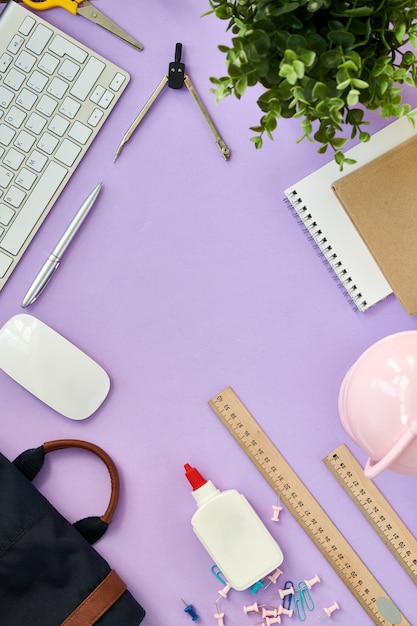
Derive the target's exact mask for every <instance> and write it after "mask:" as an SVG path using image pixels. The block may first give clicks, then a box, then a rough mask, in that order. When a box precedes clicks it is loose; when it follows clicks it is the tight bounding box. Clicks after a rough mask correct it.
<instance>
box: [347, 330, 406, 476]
mask: <svg viewBox="0 0 417 626" xmlns="http://www.w3.org/2000/svg"><path fill="white" fill-rule="evenodd" d="M416 357H417V331H415V330H408V331H403V332H400V333H395V334H393V335H388V337H383V338H382V339H380V340H379V341H377V342H376V343H374V344H373V345H372V346H370V347H369V348H367V349H366V350H365V352H363V353H362V354H361V355H360V356H359V358H358V359H357V360H356V362H355V363H354V364H353V365H352V367H350V369H349V370H348V372H347V373H346V375H345V377H344V379H343V381H342V384H341V386H340V391H339V402H338V404H339V416H340V421H341V422H342V425H343V427H344V429H345V430H346V432H347V433H348V435H349V436H350V437H351V438H352V440H353V441H354V442H355V443H357V444H358V445H359V446H360V447H361V448H362V449H363V450H364V451H365V452H366V454H367V455H368V459H367V461H366V464H365V468H364V474H365V476H366V478H375V476H378V474H380V473H381V472H382V471H383V470H385V469H387V468H389V469H391V470H392V471H394V472H399V473H400V474H408V475H410V476H417V420H416V416H415V411H414V402H415V401H414V397H415V393H416V388H417V368H416Z"/></svg>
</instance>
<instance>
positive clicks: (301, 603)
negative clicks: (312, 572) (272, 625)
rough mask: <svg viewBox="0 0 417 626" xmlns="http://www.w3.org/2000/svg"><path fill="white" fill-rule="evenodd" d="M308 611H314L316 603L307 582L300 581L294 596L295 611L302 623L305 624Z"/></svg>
mask: <svg viewBox="0 0 417 626" xmlns="http://www.w3.org/2000/svg"><path fill="white" fill-rule="evenodd" d="M306 609H307V611H312V610H313V609H314V602H313V598H312V597H311V594H310V591H309V589H308V587H307V585H306V583H305V581H304V580H300V581H299V583H298V585H297V588H296V589H295V595H294V610H295V612H296V614H297V617H298V619H299V620H300V622H304V621H305V619H306Z"/></svg>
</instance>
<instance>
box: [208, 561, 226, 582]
mask: <svg viewBox="0 0 417 626" xmlns="http://www.w3.org/2000/svg"><path fill="white" fill-rule="evenodd" d="M210 569H211V572H212V574H214V575H215V577H216V578H217V580H220V582H221V583H222V585H227V580H226V579H225V577H224V576H223V573H222V572H221V571H220V570H219V568H218V567H217V565H212V566H211V568H210Z"/></svg>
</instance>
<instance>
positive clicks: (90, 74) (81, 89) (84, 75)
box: [70, 57, 106, 100]
mask: <svg viewBox="0 0 417 626" xmlns="http://www.w3.org/2000/svg"><path fill="white" fill-rule="evenodd" d="M105 67H106V66H105V65H104V63H103V62H102V61H100V60H99V59H96V58H95V57H91V58H90V59H88V61H87V65H86V66H85V67H84V68H83V70H82V71H81V74H80V75H79V77H78V78H77V80H76V81H75V83H74V85H73V86H72V87H71V89H70V94H71V95H72V96H74V97H75V98H78V99H79V100H85V99H86V98H87V96H88V94H89V93H90V91H91V90H92V88H93V87H94V85H95V83H96V81H97V79H98V77H99V76H100V74H101V73H102V71H103V70H104V68H105Z"/></svg>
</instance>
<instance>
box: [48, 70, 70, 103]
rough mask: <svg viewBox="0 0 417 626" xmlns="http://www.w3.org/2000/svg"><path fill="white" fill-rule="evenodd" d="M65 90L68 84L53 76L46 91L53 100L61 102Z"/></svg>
mask: <svg viewBox="0 0 417 626" xmlns="http://www.w3.org/2000/svg"><path fill="white" fill-rule="evenodd" d="M67 89H68V83H66V82H65V81H64V80H62V79H61V78H58V76H55V77H54V78H53V79H52V81H51V83H50V84H49V87H48V89H47V90H46V91H47V92H48V93H50V94H51V96H54V97H55V98H58V100H61V99H62V97H63V95H64V93H65V92H66V90H67Z"/></svg>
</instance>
